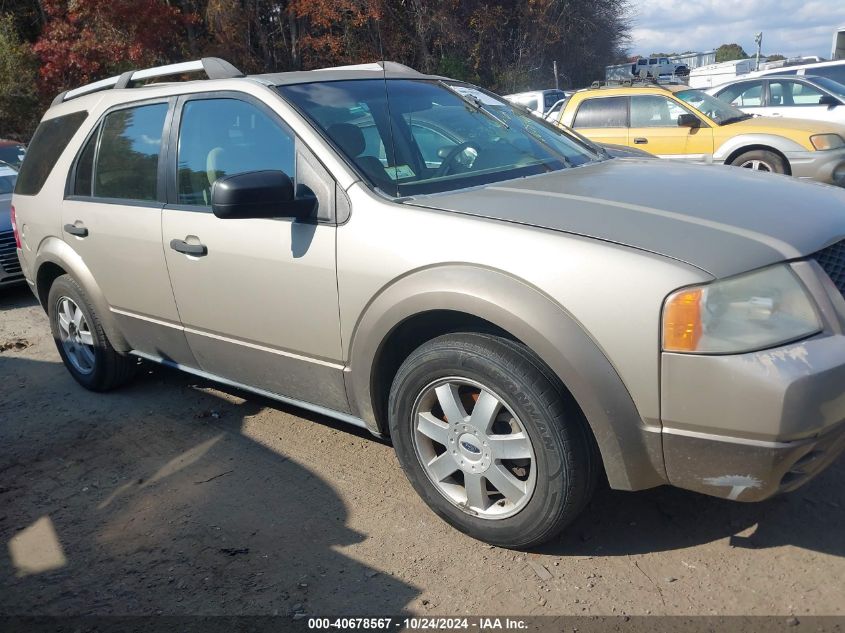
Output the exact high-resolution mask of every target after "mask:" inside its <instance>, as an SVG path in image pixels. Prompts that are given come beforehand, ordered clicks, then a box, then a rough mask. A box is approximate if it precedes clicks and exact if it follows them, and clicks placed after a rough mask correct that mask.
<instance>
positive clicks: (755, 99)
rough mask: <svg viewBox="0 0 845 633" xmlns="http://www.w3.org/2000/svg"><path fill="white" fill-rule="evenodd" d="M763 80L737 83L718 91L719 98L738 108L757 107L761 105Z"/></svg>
mask: <svg viewBox="0 0 845 633" xmlns="http://www.w3.org/2000/svg"><path fill="white" fill-rule="evenodd" d="M762 96H763V82H762V81H753V82H745V83H741V84H737V85H735V86H731V87H730V88H727V89H725V90H724V91H722V92H721V93H719V99H721V100H722V101H727V102H728V103H730V104H731V105H733V106H736V107H738V108H757V107H760V106H761V105H763V102H762Z"/></svg>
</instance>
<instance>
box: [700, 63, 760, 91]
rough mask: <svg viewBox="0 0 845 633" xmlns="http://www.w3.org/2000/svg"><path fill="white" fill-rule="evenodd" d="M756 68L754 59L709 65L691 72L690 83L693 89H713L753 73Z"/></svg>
mask: <svg viewBox="0 0 845 633" xmlns="http://www.w3.org/2000/svg"><path fill="white" fill-rule="evenodd" d="M755 66H756V61H755V60H754V59H735V60H733V61H730V62H720V63H718V64H708V65H707V66H701V67H700V68H695V69H693V70H691V71H690V74H689V80H688V82H687V83H689V85H690V87H691V88H702V89H704V88H712V87H713V86H721V85H722V84H723V83H726V82H728V81H733V80H734V79H736V78H737V77H741V76H742V75H745V74H747V73H750V72H753V71H754V68H755Z"/></svg>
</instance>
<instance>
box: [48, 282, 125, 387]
mask: <svg viewBox="0 0 845 633" xmlns="http://www.w3.org/2000/svg"><path fill="white" fill-rule="evenodd" d="M47 314H48V316H49V318H50V329H51V330H52V332H53V340H54V341H55V342H56V348H57V349H58V350H59V355H60V356H61V357H62V361H63V362H64V364H65V367H66V368H67V370H68V371H69V372H70V375H71V376H73V378H74V380H76V382H78V383H79V384H80V385H82V386H83V387H85V388H86V389H90V390H91V391H108V390H109V389H114V388H115V387H119V386H120V385H123V384H125V383H126V382H128V381H129V380H131V379H132V377H133V376H134V375H135V371H136V368H137V366H138V360H137V359H135V358H133V357H130V356H124V355H121V354H118V353H117V352H116V351H115V349H114V348H113V347H112V345H111V343H110V342H109V340H108V338H107V337H106V334H105V332H104V331H103V326H102V325H101V324H100V319H99V317H98V316H97V313H96V311H95V310H94V307H93V306H92V305H91V302H90V300H89V299H88V297H87V295H86V294H85V291H84V290H82V288H81V287H80V286H79V284H78V283H76V281H75V280H74V279H73V277H71V276H70V275H61V276H60V277H57V278H56V280H55V281H54V282H53V285H52V286H51V287H50V292H49V294H48V297H47Z"/></svg>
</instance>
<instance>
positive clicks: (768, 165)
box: [731, 149, 787, 174]
mask: <svg viewBox="0 0 845 633" xmlns="http://www.w3.org/2000/svg"><path fill="white" fill-rule="evenodd" d="M753 161H759V163H760V164H761V165H764V166H765V168H763V169H759V171H768V172H771V173H773V174H785V173H787V164H786V161H785V160H784V159H783V158H782V157H781V156H779V155H778V154H775V153H774V152H770V151H768V150H765V149H755V150H751V151H750V152H743V153H742V154H740V155H739V156H737V157H736V158H734V159H733V160H732V161H731V165H734V166H736V167H743V166H746V169H753V167H749V166H748V165H750V164H751V163H752V162H753Z"/></svg>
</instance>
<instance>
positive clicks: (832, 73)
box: [747, 59, 845, 84]
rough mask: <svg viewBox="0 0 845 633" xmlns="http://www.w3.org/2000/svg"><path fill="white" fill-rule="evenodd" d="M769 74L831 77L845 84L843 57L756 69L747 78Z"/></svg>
mask: <svg viewBox="0 0 845 633" xmlns="http://www.w3.org/2000/svg"><path fill="white" fill-rule="evenodd" d="M769 75H779V76H781V77H784V76H797V77H804V76H811V77H824V78H825V79H832V80H833V81H838V82H839V83H841V84H845V59H839V60H835V61H827V62H814V63H811V64H798V65H790V66H782V67H780V68H771V69H767V70H758V71H755V72H751V73H748V75H747V78H748V79H751V78H753V77H767V76H769Z"/></svg>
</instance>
